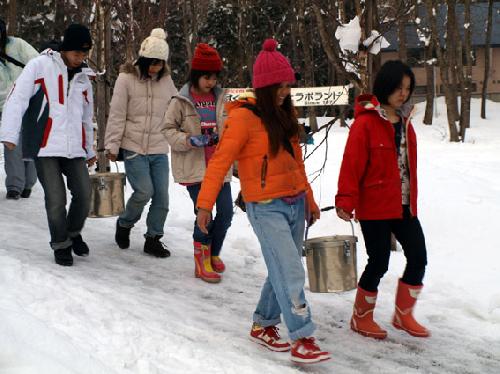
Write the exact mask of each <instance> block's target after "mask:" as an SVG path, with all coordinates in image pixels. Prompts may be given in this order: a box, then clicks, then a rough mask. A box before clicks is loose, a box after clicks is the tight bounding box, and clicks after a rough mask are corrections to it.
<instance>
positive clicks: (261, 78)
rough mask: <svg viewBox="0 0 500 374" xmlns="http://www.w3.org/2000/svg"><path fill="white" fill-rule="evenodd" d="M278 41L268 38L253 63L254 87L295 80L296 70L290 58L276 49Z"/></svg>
mask: <svg viewBox="0 0 500 374" xmlns="http://www.w3.org/2000/svg"><path fill="white" fill-rule="evenodd" d="M277 46H278V42H277V41H276V40H274V39H267V40H266V41H265V42H264V43H263V44H262V51H260V52H259V55H258V56H257V59H256V60H255V63H254V64H253V79H252V86H253V88H261V87H266V86H272V85H273V84H278V83H281V82H295V71H294V70H293V68H292V66H291V65H290V62H288V59H287V58H286V57H285V56H283V55H282V54H281V53H280V52H278V51H277V50H276V47H277Z"/></svg>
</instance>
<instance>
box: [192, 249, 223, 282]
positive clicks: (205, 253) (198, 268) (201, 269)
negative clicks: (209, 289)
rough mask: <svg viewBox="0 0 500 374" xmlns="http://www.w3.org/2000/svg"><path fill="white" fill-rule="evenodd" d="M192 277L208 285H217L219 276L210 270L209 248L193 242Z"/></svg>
mask: <svg viewBox="0 0 500 374" xmlns="http://www.w3.org/2000/svg"><path fill="white" fill-rule="evenodd" d="M193 244H194V265H195V268H194V276H195V277H196V278H201V279H202V280H204V281H205V282H208V283H219V282H220V281H221V276H220V275H219V274H217V273H216V272H215V271H214V269H212V263H211V257H210V246H209V245H207V244H201V243H200V242H194V243H193Z"/></svg>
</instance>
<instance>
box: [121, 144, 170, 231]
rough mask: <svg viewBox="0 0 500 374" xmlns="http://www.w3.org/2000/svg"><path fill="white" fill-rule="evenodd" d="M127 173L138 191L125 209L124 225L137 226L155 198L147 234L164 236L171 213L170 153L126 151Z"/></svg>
mask: <svg viewBox="0 0 500 374" xmlns="http://www.w3.org/2000/svg"><path fill="white" fill-rule="evenodd" d="M124 155H125V156H124V157H125V172H126V174H127V179H128V181H129V183H130V185H131V186H132V189H133V190H134V192H133V193H132V195H131V196H130V198H129V199H128V201H127V205H126V207H125V211H124V212H123V213H122V214H121V215H120V217H119V218H118V223H119V225H120V226H122V227H133V226H134V225H135V223H136V222H137V221H139V219H140V218H141V215H142V211H143V210H144V207H145V206H146V204H147V203H148V202H149V200H151V205H150V207H149V212H148V217H147V219H146V225H147V227H148V230H147V232H146V236H151V237H155V236H157V235H159V236H163V226H164V224H165V220H166V219H167V214H168V175H169V166H168V156H167V155H166V154H154V155H140V154H138V153H135V152H131V151H127V150H126V151H125V152H124Z"/></svg>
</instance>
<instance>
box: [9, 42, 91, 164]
mask: <svg viewBox="0 0 500 374" xmlns="http://www.w3.org/2000/svg"><path fill="white" fill-rule="evenodd" d="M37 93H38V94H40V95H42V93H43V104H42V105H41V106H40V108H38V107H37V108H36V110H37V113H36V114H35V117H36V116H38V118H43V117H44V116H43V112H44V110H48V120H47V121H46V123H45V124H37V123H34V124H31V125H30V127H29V130H28V131H27V129H24V130H23V138H25V137H26V136H28V137H29V136H30V131H33V136H35V135H34V134H35V132H36V129H37V127H36V126H44V130H43V135H42V136H41V141H40V142H38V141H37V143H39V144H35V146H36V147H37V149H36V150H35V152H34V154H36V155H38V157H65V158H78V157H84V158H86V159H90V158H92V157H94V156H95V153H94V151H93V149H92V146H93V139H94V134H93V126H92V118H93V94H92V85H91V83H90V80H89V78H88V76H87V74H85V73H83V72H79V73H76V74H75V76H74V77H73V79H72V80H71V82H69V83H68V69H67V66H66V65H65V64H64V61H63V60H62V58H61V55H60V54H59V53H58V52H55V51H52V50H50V49H48V50H46V51H44V52H42V54H41V55H40V56H39V57H37V58H35V59H33V60H31V61H30V62H29V63H28V64H27V65H26V67H25V68H24V70H23V72H22V73H21V75H19V77H18V78H17V80H16V82H15V84H14V87H13V88H12V91H11V92H10V94H9V96H8V97H7V100H6V102H5V106H4V108H3V113H2V124H1V127H0V141H6V142H10V143H14V144H16V145H17V144H19V142H20V133H21V130H22V129H21V127H22V126H21V124H22V120H23V116H24V114H25V112H26V110H27V109H28V105H29V103H30V99H31V98H32V97H34V96H35V95H36V94H37ZM32 109H33V108H30V111H32ZM24 144H25V143H24V142H23V145H24ZM24 151H25V149H24V146H23V153H24Z"/></svg>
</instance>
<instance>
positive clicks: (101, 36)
mask: <svg viewBox="0 0 500 374" xmlns="http://www.w3.org/2000/svg"><path fill="white" fill-rule="evenodd" d="M96 31H97V32H96V35H97V37H96V43H95V46H94V48H95V49H96V63H97V66H96V69H97V72H98V74H97V82H96V83H97V87H96V107H97V149H98V153H97V161H98V171H99V172H101V173H104V172H106V171H108V170H109V167H108V165H109V161H108V160H107V159H106V156H105V154H104V151H103V150H104V136H105V134H106V121H107V114H108V110H109V108H108V107H109V102H110V91H109V86H108V87H107V77H108V76H109V70H108V68H109V65H110V56H111V53H110V52H111V51H110V49H111V10H110V5H109V4H108V3H107V2H106V1H102V0H97V1H96Z"/></svg>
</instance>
